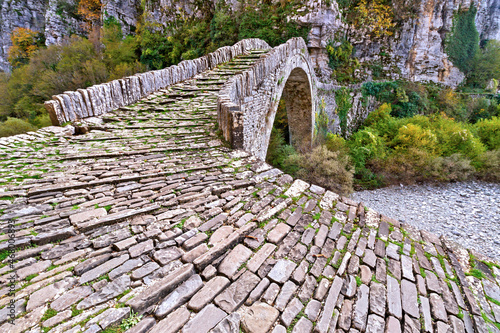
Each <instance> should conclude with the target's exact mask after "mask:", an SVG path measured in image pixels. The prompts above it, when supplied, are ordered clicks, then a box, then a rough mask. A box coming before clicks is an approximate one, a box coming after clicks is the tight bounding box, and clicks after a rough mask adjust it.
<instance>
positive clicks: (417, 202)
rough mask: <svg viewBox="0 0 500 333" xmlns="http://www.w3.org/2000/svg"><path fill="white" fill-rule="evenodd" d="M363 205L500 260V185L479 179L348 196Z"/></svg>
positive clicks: (399, 187) (393, 187)
mask: <svg viewBox="0 0 500 333" xmlns="http://www.w3.org/2000/svg"><path fill="white" fill-rule="evenodd" d="M351 198H352V199H354V200H356V201H362V202H363V203H364V204H365V206H367V207H370V208H372V209H374V210H375V211H378V212H379V213H382V214H384V215H386V216H389V217H392V218H394V219H397V220H399V221H400V222H403V223H408V224H410V225H412V226H415V227H417V228H420V229H424V230H428V231H431V232H433V233H435V234H437V235H444V236H446V237H448V238H449V239H451V240H453V241H455V242H457V243H459V244H461V245H462V246H464V247H467V248H473V249H475V250H476V251H478V252H481V253H483V254H485V255H487V256H488V257H490V258H494V259H496V260H499V261H500V185H499V184H493V183H486V182H479V181H471V182H459V183H449V184H424V185H410V186H391V187H387V188H382V189H377V190H371V191H360V192H355V193H353V194H352V195H351Z"/></svg>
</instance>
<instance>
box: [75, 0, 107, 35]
mask: <svg viewBox="0 0 500 333" xmlns="http://www.w3.org/2000/svg"><path fill="white" fill-rule="evenodd" d="M102 6H103V3H102V2H101V0H80V2H79V3H78V14H79V15H81V16H82V18H83V20H84V21H85V23H86V29H87V30H88V31H90V30H92V28H93V27H95V26H97V27H100V25H101V17H102Z"/></svg>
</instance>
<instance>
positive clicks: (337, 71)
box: [326, 38, 360, 82]
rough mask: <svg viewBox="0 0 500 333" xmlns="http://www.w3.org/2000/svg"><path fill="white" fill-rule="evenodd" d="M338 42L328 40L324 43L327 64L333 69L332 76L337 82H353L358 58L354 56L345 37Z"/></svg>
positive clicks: (357, 66)
mask: <svg viewBox="0 0 500 333" xmlns="http://www.w3.org/2000/svg"><path fill="white" fill-rule="evenodd" d="M338 44H339V45H336V43H335V42H334V41H329V42H328V44H327V45H326V51H327V53H328V65H329V66H330V68H331V69H333V73H332V78H333V79H335V80H337V81H338V82H353V81H355V77H354V73H355V71H356V69H358V68H359V67H360V64H359V61H358V59H356V58H355V57H354V48H353V46H352V44H351V43H350V42H349V41H348V40H347V39H346V38H343V39H341V40H340V41H339V42H338Z"/></svg>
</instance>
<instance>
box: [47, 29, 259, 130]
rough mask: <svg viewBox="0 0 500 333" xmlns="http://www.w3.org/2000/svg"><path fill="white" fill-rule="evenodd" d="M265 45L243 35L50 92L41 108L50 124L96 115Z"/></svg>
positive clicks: (131, 102) (134, 101)
mask: <svg viewBox="0 0 500 333" xmlns="http://www.w3.org/2000/svg"><path fill="white" fill-rule="evenodd" d="M268 48H269V45H268V44H267V43H266V42H264V41H263V40H260V39H255V38H253V39H244V40H242V41H240V42H238V43H236V44H235V45H233V46H225V47H221V48H219V49H217V50H216V51H214V52H212V53H210V54H208V55H205V56H203V57H200V58H197V59H193V60H184V61H182V62H180V63H179V64H178V65H174V66H170V67H168V68H164V69H161V70H155V71H149V72H145V73H139V74H135V75H133V76H129V77H126V78H123V79H118V80H113V81H110V82H106V83H102V84H97V85H94V86H91V87H88V88H86V89H78V90H77V91H67V92H64V93H62V94H59V95H55V96H52V100H50V101H46V102H45V108H46V109H47V111H48V113H49V116H50V119H51V121H52V124H53V125H61V124H64V123H66V122H71V121H76V120H81V119H85V118H88V117H96V116H100V115H102V114H105V113H107V112H109V111H111V110H114V109H118V108H120V107H123V106H126V105H130V104H134V103H136V102H137V101H138V100H140V99H141V98H144V97H146V96H148V95H149V94H151V93H153V92H155V91H158V90H160V89H164V88H166V87H168V86H171V85H173V84H177V83H179V82H182V81H185V80H188V79H191V78H193V77H194V76H195V75H198V74H200V73H202V72H204V71H207V70H209V69H213V68H214V67H216V66H218V65H220V64H222V63H225V62H228V61H230V60H231V59H233V58H234V57H237V56H239V55H242V54H244V53H246V52H248V51H249V50H254V49H268Z"/></svg>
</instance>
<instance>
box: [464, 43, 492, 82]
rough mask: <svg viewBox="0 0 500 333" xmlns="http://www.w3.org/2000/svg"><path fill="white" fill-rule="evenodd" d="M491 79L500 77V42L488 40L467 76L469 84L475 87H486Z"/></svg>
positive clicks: (475, 58)
mask: <svg viewBox="0 0 500 333" xmlns="http://www.w3.org/2000/svg"><path fill="white" fill-rule="evenodd" d="M491 79H497V80H498V79H500V42H498V41H495V40H491V41H488V43H487V44H486V46H485V47H484V49H481V50H479V51H478V52H477V53H476V55H475V57H474V61H473V63H472V65H471V70H470V72H469V74H468V76H467V84H468V85H469V86H471V87H473V88H482V89H484V88H485V87H486V86H487V84H488V83H489V82H490V80H491Z"/></svg>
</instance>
